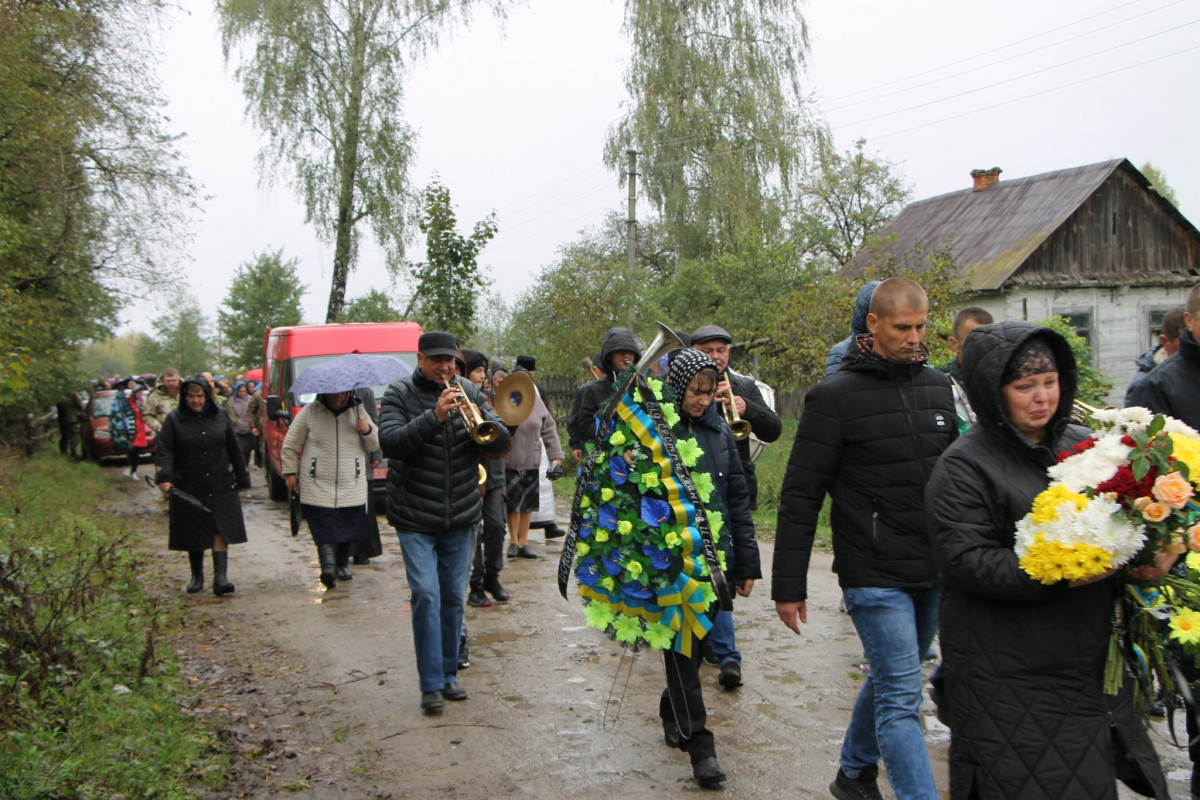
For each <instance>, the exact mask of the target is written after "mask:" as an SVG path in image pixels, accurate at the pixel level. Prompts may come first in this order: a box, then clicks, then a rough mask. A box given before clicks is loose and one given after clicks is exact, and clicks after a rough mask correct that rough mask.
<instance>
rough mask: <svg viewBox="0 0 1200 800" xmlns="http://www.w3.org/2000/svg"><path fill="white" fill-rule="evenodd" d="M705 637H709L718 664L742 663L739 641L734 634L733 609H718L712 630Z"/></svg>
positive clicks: (739, 664)
mask: <svg viewBox="0 0 1200 800" xmlns="http://www.w3.org/2000/svg"><path fill="white" fill-rule="evenodd" d="M705 638H706V639H708V644H709V647H711V648H712V654H713V658H715V659H716V660H717V665H718V666H721V667H723V666H725V665H726V664H728V663H730V662H731V661H732V662H733V663H734V664H737V665H738V666H739V667H740V666H741V665H742V654H741V653H739V652H738V649H737V641H736V640H735V639H734V635H733V612H732V611H718V612H717V615H716V617H714V618H713V626H712V630H710V631H709V632H708V636H707V637H705Z"/></svg>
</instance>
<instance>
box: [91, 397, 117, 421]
mask: <svg viewBox="0 0 1200 800" xmlns="http://www.w3.org/2000/svg"><path fill="white" fill-rule="evenodd" d="M114 397H116V395H114V394H105V395H96V396H95V397H93V398H92V417H93V418H96V417H107V416H108V415H109V413H110V412H111V411H112V404H113V398H114Z"/></svg>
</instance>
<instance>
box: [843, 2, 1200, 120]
mask: <svg viewBox="0 0 1200 800" xmlns="http://www.w3.org/2000/svg"><path fill="white" fill-rule="evenodd" d="M1198 22H1200V19H1194V20H1192V21H1191V22H1185V23H1183V24H1181V25H1177V26H1175V27H1174V28H1168V29H1167V30H1163V31H1158V32H1157V33H1151V34H1148V35H1146V36H1142V37H1140V38H1138V39H1133V40H1131V41H1128V42H1123V43H1121V44H1118V45H1113V46H1112V47H1107V48H1105V49H1103V50H1097V51H1096V52H1094V53H1089V54H1087V55H1085V56H1079V57H1078V58H1072V59H1068V60H1067V61H1060V62H1059V63H1057V64H1052V65H1051V66H1048V67H1042V68H1041V69H1035V70H1033V71H1032V72H1026V73H1024V74H1023V75H1017V76H1016V77H1013V78H1005V79H1004V80H1001V81H995V82H994V83H989V84H986V85H984V86H978V87H976V88H974V89H968V90H966V91H963V92H957V93H955V94H952V95H947V96H946V97H940V98H938V99H937V100H928V101H926V102H924V103H917V104H916V105H912V106H908V107H906V108H901V109H897V110H896V111H887V112H885V113H883V114H876V115H875V116H873V117H865V118H863V119H860V120H855V121H854V122H847V123H843V124H841V125H837V126H835V127H838V128H843V127H846V126H848V125H861V124H863V123H865V122H874V121H875V120H877V119H883V118H885V117H894V116H896V115H897V114H903V113H906V112H908V111H915V110H917V109H919V108H925V107H926V106H933V105H937V104H938V103H945V102H946V101H948V100H956V99H958V98H960V97H966V96H967V95H971V94H976V93H977V92H982V91H986V90H987V89H994V88H996V87H997V86H1003V85H1004V84H1006V83H1012V82H1014V81H1019V80H1022V79H1024V78H1029V77H1032V76H1034V75H1040V74H1042V73H1043V72H1050V71H1052V70H1056V69H1059V68H1060V67H1065V66H1068V65H1070V64H1075V63H1078V62H1080V61H1086V60H1087V59H1089V58H1095V57H1096V56H1101V55H1104V54H1105V53H1111V52H1113V51H1114V50H1120V49H1121V48H1123V47H1129V46H1130V45H1134V44H1138V43H1140V42H1144V41H1147V40H1149V39H1153V38H1155V37H1158V36H1163V35H1164V34H1168V33H1173V32H1174V31H1177V30H1180V29H1182V28H1186V27H1188V26H1189V25H1195V24H1196V23H1198ZM1180 52H1187V51H1186V50H1183V51H1180ZM1157 60H1158V59H1156V58H1155V59H1151V60H1150V61H1143V62H1141V63H1143V64H1149V63H1151V62H1152V61H1157ZM1117 71H1118V72H1119V71H1120V70H1117ZM1104 74H1105V75H1111V74H1112V73H1111V72H1106V73H1104ZM1085 80H1091V79H1090V78H1088V79H1085ZM1066 85H1068V86H1069V85H1072V84H1066ZM1033 96H1036V95H1033Z"/></svg>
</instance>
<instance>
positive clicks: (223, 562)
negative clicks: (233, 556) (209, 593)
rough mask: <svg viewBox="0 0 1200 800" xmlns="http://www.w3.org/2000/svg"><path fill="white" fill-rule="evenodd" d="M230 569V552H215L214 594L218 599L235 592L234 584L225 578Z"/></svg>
mask: <svg viewBox="0 0 1200 800" xmlns="http://www.w3.org/2000/svg"><path fill="white" fill-rule="evenodd" d="M228 569H229V551H228V550H221V551H220V552H218V551H216V550H213V594H215V595H216V596H217V597H220V596H221V595H226V594H230V593H231V592H233V584H232V583H230V582H229V579H228V578H227V577H225V572H226V570H228Z"/></svg>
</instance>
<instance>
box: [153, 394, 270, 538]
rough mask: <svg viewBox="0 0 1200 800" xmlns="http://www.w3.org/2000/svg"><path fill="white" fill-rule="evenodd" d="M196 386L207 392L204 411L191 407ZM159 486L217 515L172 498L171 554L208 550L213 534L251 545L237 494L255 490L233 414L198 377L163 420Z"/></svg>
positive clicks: (158, 451)
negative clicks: (191, 391) (189, 398)
mask: <svg viewBox="0 0 1200 800" xmlns="http://www.w3.org/2000/svg"><path fill="white" fill-rule="evenodd" d="M192 386H200V387H201V388H203V389H204V396H205V400H204V408H203V410H201V411H200V412H199V413H196V412H195V411H192V409H190V408H189V407H188V404H187V394H188V390H189V389H190V388H191V387H192ZM154 464H155V467H156V474H155V482H156V483H170V484H171V485H172V486H174V487H175V488H176V489H180V490H182V491H184V492H187V493H188V494H189V495H191V496H192V497H194V498H196V500H198V501H199V502H200V503H201V504H203V505H204V506H205V508H208V509H209V510H210V511H211V512H212V513H211V515H208V514H205V513H204V512H203V511H202V510H200V511H199V513H197V509H194V508H192V507H189V506H187V505H186V504H184V503H181V502H179V501H178V500H177V499H176V498H172V499H171V509H170V518H171V533H170V538H169V541H168V545H167V546H168V547H169V548H170V549H171V550H207V549H209V548H211V547H212V546H213V534H214V533H219V534H221V536H222V537H223V538H224V539H225V541H226V542H227V543H229V544H239V543H241V542H244V541H246V526H245V523H244V522H243V519H242V504H241V500H240V499H239V498H238V494H237V490H238V489H239V488H241V489H249V488H250V473H249V472H247V471H246V460H245V458H244V457H243V456H242V451H241V448H240V447H239V445H238V441H237V436H236V434H234V432H233V424H232V423H231V422H230V421H229V415H228V414H226V413H225V410H224V409H222V408H220V407H218V406H217V404H216V402H215V401H214V400H213V393H212V387H211V386H210V385H209V383H208V381H206V380H204V378H202V377H200V376H198V375H193V376H190V377H188V378H187V379H185V380H184V381H183V383H182V385H180V387H179V407H178V408H176V409H175V410H174V411H172V412H171V413H170V414H168V415H167V417H166V419H165V420H163V426H162V430H161V431H159V434H158V444H157V449H156V451H155V455H154Z"/></svg>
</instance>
